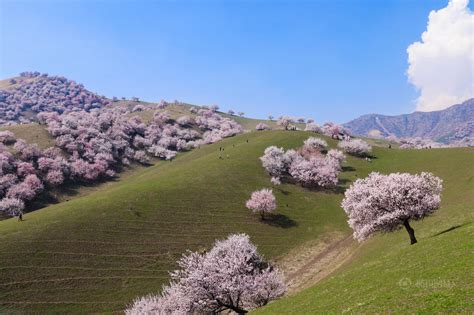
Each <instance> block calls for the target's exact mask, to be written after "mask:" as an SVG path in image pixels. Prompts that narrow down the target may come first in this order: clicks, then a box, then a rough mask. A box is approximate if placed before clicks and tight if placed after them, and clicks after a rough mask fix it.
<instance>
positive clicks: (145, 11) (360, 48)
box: [0, 0, 447, 122]
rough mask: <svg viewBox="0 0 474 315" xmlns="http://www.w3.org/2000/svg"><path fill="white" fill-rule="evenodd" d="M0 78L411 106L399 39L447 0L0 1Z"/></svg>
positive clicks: (346, 105) (405, 42)
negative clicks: (42, 76)
mask: <svg viewBox="0 0 474 315" xmlns="http://www.w3.org/2000/svg"><path fill="white" fill-rule="evenodd" d="M0 3H1V5H0V9H1V15H0V27H1V30H0V32H1V33H0V53H1V55H0V77H1V78H8V77H11V76H14V75H16V74H18V73H19V72H21V71H25V70H32V71H33V70H35V71H40V72H47V73H50V74H59V75H64V76H66V77H68V78H71V79H74V80H76V81H78V82H81V83H83V84H84V85H85V86H86V87H87V88H89V89H90V90H93V91H96V92H98V93H100V94H104V95H107V96H114V95H115V96H119V97H120V96H127V97H131V96H139V97H140V98H141V99H144V100H150V101H159V100H160V99H166V100H175V99H178V100H180V101H185V102H189V103H194V104H218V105H220V106H221V108H222V109H224V110H227V109H229V108H232V109H234V110H241V111H244V112H245V113H246V115H247V116H252V117H266V116H267V115H268V114H273V115H274V116H279V115H282V114H288V115H291V116H297V117H300V116H302V117H313V118H315V119H316V121H318V122H324V121H328V120H332V121H336V122H345V121H348V120H350V119H352V118H355V117H357V116H359V115H362V114H367V113H373V112H377V113H382V114H399V113H407V112H411V111H414V110H415V99H416V98H417V96H418V93H417V91H416V90H415V88H414V87H413V86H412V85H410V84H409V83H408V80H407V76H406V71H407V67H408V63H407V53H406V49H407V47H408V46H409V45H410V44H411V43H413V42H414V41H417V40H419V39H420V35H421V33H422V32H423V31H424V30H426V24H427V19H428V14H429V12H430V11H431V10H435V9H436V10H437V9H440V8H442V7H445V6H446V4H447V0H445V1H438V0H423V1H419V0H400V1H392V0H383V1H382V0H358V1H355V0H332V1H330V0H328V1H263V0H261V1H107V0H101V1H87V0H85V1H21V0H18V1H7V0H0Z"/></svg>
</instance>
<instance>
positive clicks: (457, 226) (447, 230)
mask: <svg viewBox="0 0 474 315" xmlns="http://www.w3.org/2000/svg"><path fill="white" fill-rule="evenodd" d="M463 225H465V224H458V225H453V226H452V227H450V228H449V229H446V230H443V231H441V232H439V233H436V234H435V235H433V236H432V237H435V236H438V235H441V234H444V233H448V232H451V231H452V230H455V229H458V228H460V227H462V226H463Z"/></svg>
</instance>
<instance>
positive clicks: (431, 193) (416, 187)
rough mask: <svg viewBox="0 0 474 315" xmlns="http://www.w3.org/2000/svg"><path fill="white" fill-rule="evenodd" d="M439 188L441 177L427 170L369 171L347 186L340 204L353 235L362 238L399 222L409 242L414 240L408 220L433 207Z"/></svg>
mask: <svg viewBox="0 0 474 315" xmlns="http://www.w3.org/2000/svg"><path fill="white" fill-rule="evenodd" d="M442 189H443V187H442V180H441V179H440V178H438V177H436V176H434V175H433V174H431V173H421V174H419V175H418V174H417V175H411V174H408V173H393V174H389V175H382V174H379V173H376V172H373V173H371V174H369V176H368V177H366V178H364V179H358V180H357V181H356V182H355V183H353V184H352V185H351V187H349V189H348V190H347V191H346V193H345V197H344V200H343V201H342V204H341V205H342V208H343V209H344V211H345V212H346V213H347V215H348V216H349V221H348V223H349V225H350V227H351V228H352V229H353V230H354V238H355V239H357V240H359V241H362V240H365V239H367V238H368V237H369V236H371V235H372V234H374V233H375V232H391V231H394V230H396V229H398V228H400V227H401V226H402V225H403V226H404V227H405V229H406V230H407V232H408V234H409V236H410V242H411V244H415V243H416V242H417V240H416V238H415V231H414V230H413V228H412V227H411V226H410V223H409V221H410V220H421V219H423V218H424V217H426V216H428V215H430V214H432V213H433V212H434V211H435V210H437V209H438V208H439V205H440V202H441V191H442Z"/></svg>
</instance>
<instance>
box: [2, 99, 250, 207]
mask: <svg viewBox="0 0 474 315" xmlns="http://www.w3.org/2000/svg"><path fill="white" fill-rule="evenodd" d="M137 106H141V105H136V106H133V107H134V108H132V109H130V107H131V106H128V107H122V106H115V107H103V108H93V109H91V110H89V111H85V110H80V109H76V110H75V111H71V112H68V111H65V112H64V113H62V114H58V113H57V112H41V113H39V114H38V115H37V117H38V120H39V121H40V123H42V124H47V130H48V132H49V133H50V135H51V136H52V137H53V138H54V139H55V144H56V147H52V148H48V149H46V150H40V149H39V148H38V146H37V145H31V144H28V143H27V142H26V141H24V140H22V139H15V138H14V135H13V134H12V133H11V132H9V131H3V132H0V141H1V142H2V143H5V144H7V145H9V144H12V143H14V145H13V148H12V149H13V151H12V152H9V151H8V150H7V148H6V147H5V146H4V145H3V144H1V143H0V144H1V146H0V202H2V201H3V199H5V202H3V203H2V207H0V211H2V210H3V211H5V212H7V213H10V214H13V213H17V214H18V213H20V212H21V211H22V210H23V208H24V205H25V204H27V203H28V202H30V201H31V200H33V199H34V198H35V197H37V196H38V195H39V194H40V193H42V192H43V191H44V190H45V189H46V190H48V189H51V188H54V187H56V186H59V185H61V184H63V183H65V182H94V181H97V180H100V179H108V178H111V177H114V176H115V174H116V172H117V171H118V170H120V168H121V166H123V165H129V164H130V163H132V162H138V163H141V164H147V163H148V162H149V161H150V158H151V157H156V158H160V159H166V160H170V159H172V158H174V157H175V156H176V154H177V152H178V151H186V150H191V149H193V148H196V147H199V146H201V145H204V144H208V143H214V142H216V141H219V140H221V139H223V138H225V137H230V136H233V135H235V134H237V133H240V132H242V127H241V126H240V125H239V124H237V123H236V122H235V121H233V120H231V119H228V118H225V117H222V116H220V115H219V114H217V113H216V112H215V111H216V110H217V107H215V106H214V107H212V108H200V109H197V110H196V116H195V118H194V119H192V118H190V117H189V116H182V117H180V118H178V119H177V121H176V122H174V121H173V120H172V119H171V118H170V116H169V115H168V114H167V113H166V112H162V111H157V112H155V114H154V115H153V119H152V121H150V122H144V121H143V120H142V119H141V118H140V117H139V116H131V113H132V112H134V111H136V110H137V109H136V107H137ZM146 109H147V110H148V108H146ZM140 110H142V109H140ZM191 125H192V126H191ZM191 127H192V128H191ZM10 150H11V149H10ZM64 153H65V154H64ZM17 201H19V202H17Z"/></svg>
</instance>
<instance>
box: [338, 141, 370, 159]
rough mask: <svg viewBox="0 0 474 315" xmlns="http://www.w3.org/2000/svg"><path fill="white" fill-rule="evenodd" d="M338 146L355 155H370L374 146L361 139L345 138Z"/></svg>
mask: <svg viewBox="0 0 474 315" xmlns="http://www.w3.org/2000/svg"><path fill="white" fill-rule="evenodd" d="M338 147H339V148H341V149H343V150H344V151H345V152H347V153H348V154H351V155H355V156H368V155H369V154H370V152H371V151H372V147H371V146H370V145H369V144H368V143H367V142H365V141H364V140H361V139H352V140H343V141H341V142H339V144H338Z"/></svg>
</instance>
